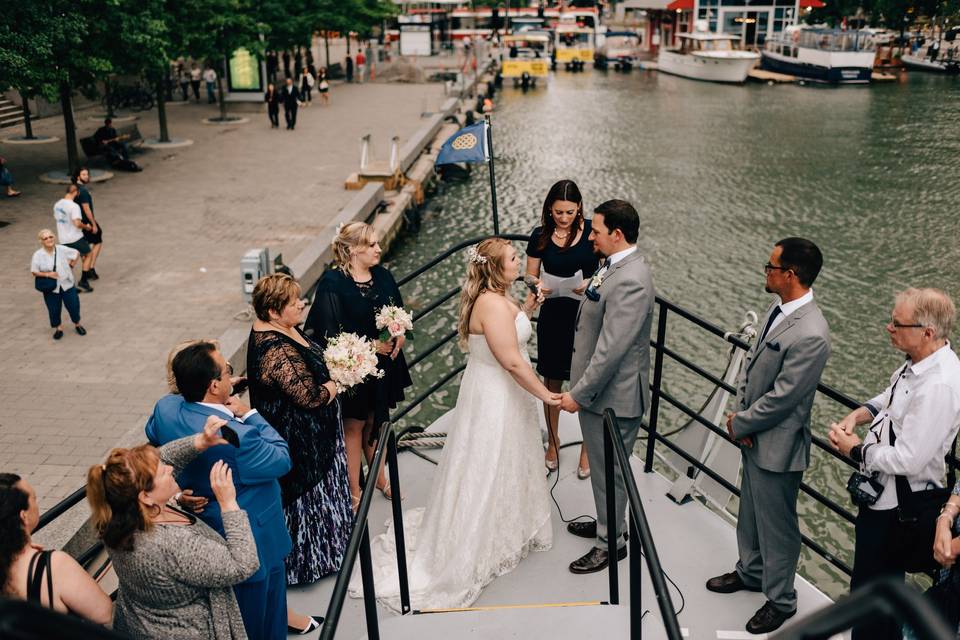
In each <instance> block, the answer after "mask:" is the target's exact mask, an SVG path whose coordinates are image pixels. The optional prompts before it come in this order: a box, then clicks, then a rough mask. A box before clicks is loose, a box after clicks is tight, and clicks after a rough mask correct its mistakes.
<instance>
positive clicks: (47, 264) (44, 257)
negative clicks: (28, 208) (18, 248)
mask: <svg viewBox="0 0 960 640" xmlns="http://www.w3.org/2000/svg"><path fill="white" fill-rule="evenodd" d="M37 238H38V239H39V240H40V248H39V249H37V250H36V251H35V252H34V254H33V258H32V259H31V260H30V272H31V273H32V274H33V277H34V287H36V289H37V291H39V292H40V293H42V294H43V303H44V304H45V305H46V306H47V314H48V315H49V317H50V326H51V327H52V328H53V339H54V340H59V339H60V338H62V337H63V324H62V323H61V322H60V318H61V311H62V310H63V307H66V308H67V313H68V314H69V315H70V320H71V321H72V322H73V324H74V326H75V327H76V330H77V333H79V334H80V335H81V336H85V335H87V330H86V329H84V328H83V325H82V324H80V297H79V296H78V295H77V288H76V287H75V286H74V279H73V266H74V265H75V264H76V262H77V259H78V258H79V257H80V252H79V251H77V250H76V249H71V248H70V247H65V246H63V245H59V244H57V238H56V236H54V235H53V231H51V230H50V229H41V230H40V233H38V234H37Z"/></svg>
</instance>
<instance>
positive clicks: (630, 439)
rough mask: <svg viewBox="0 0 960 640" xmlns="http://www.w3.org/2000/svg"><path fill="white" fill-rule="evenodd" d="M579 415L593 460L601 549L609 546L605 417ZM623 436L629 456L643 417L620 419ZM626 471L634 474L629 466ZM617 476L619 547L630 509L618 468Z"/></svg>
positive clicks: (598, 543)
mask: <svg viewBox="0 0 960 640" xmlns="http://www.w3.org/2000/svg"><path fill="white" fill-rule="evenodd" d="M577 415H578V416H579V417H580V431H581V432H582V433H583V443H584V444H585V445H586V446H587V458H588V459H589V460H590V484H591V485H592V486H593V500H594V502H595V503H596V506H597V542H596V546H598V547H600V548H601V549H606V547H607V517H608V516H607V488H606V480H605V477H606V476H605V474H604V458H603V416H601V415H599V414H596V413H593V412H592V411H587V410H585V409H581V410H580V411H579V412H578V413H577ZM618 419H619V423H620V439H621V441H622V442H623V446H624V448H625V449H626V450H627V455H628V456H629V455H630V453H631V452H632V451H633V445H634V443H635V442H636V441H637V433H638V432H639V431H640V422H641V421H642V420H643V416H640V417H637V418H619V417H618ZM627 473H632V471H631V470H630V469H627ZM614 477H615V479H616V497H617V503H616V504H617V517H618V518H619V521H620V523H621V524H620V526H619V528H618V529H617V533H618V534H619V535H618V538H619V539H618V541H617V546H618V547H623V546H625V545H626V540H624V537H623V532H624V531H625V530H626V524H627V521H626V511H627V490H626V487H625V486H624V484H623V477H622V476H621V475H620V473H619V471H617V472H616V474H615V476H614Z"/></svg>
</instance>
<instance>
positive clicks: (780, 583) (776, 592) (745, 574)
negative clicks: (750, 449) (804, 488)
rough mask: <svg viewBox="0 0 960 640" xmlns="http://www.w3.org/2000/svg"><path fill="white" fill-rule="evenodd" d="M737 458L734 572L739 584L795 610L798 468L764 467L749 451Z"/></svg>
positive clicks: (798, 539)
mask: <svg viewBox="0 0 960 640" xmlns="http://www.w3.org/2000/svg"><path fill="white" fill-rule="evenodd" d="M742 458H743V482H742V486H741V487H740V491H741V494H740V513H739V515H738V516H737V547H738V549H739V552H740V559H739V561H738V562H737V573H738V574H740V578H741V579H742V580H743V581H744V583H746V584H748V585H750V586H754V587H755V586H759V587H760V588H761V589H762V590H763V593H764V594H765V595H766V596H767V600H769V601H770V602H772V603H773V604H774V605H776V607H777V608H778V609H780V610H781V611H793V610H795V609H796V608H797V592H796V590H795V589H794V588H793V581H794V576H795V575H796V572H797V561H798V560H799V558H800V525H799V523H798V522H797V495H798V494H799V492H800V480H801V479H802V478H803V471H786V472H783V473H778V472H774V471H767V470H765V469H761V468H760V467H758V466H757V465H756V463H754V462H753V460H751V457H750V456H749V455H744V456H742Z"/></svg>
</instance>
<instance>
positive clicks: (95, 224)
mask: <svg viewBox="0 0 960 640" xmlns="http://www.w3.org/2000/svg"><path fill="white" fill-rule="evenodd" d="M91 227H92V229H91V230H92V231H93V232H94V233H96V232H97V229H99V228H100V227H99V226H98V225H97V223H96V222H94V223H93V224H92V225H91Z"/></svg>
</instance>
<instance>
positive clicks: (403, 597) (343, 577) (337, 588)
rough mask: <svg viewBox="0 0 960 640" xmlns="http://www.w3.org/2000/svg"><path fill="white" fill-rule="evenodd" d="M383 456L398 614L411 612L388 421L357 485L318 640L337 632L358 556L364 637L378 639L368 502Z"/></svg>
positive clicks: (394, 451)
mask: <svg viewBox="0 0 960 640" xmlns="http://www.w3.org/2000/svg"><path fill="white" fill-rule="evenodd" d="M384 454H386V456H387V467H388V470H389V473H390V479H389V482H390V493H391V495H392V496H393V499H392V500H391V502H392V503H393V505H392V506H393V524H394V537H395V540H396V544H397V576H398V578H399V581H400V611H401V613H402V614H407V613H409V612H410V586H409V583H408V580H407V553H406V545H405V542H404V537H403V508H402V507H401V504H400V472H399V469H398V468H397V436H396V433H395V432H394V430H393V429H392V428H391V426H390V423H389V422H384V423H383V426H382V427H381V428H380V438H379V440H378V442H377V448H376V451H375V453H374V456H373V461H372V462H371V463H370V467H369V473H368V475H367V478H366V480H364V478H363V472H362V471H361V473H360V483H361V484H363V493H362V494H361V495H360V505H359V506H358V507H357V513H356V516H355V517H354V523H353V533H351V534H350V541H349V543H347V549H346V551H345V552H344V554H343V561H342V563H341V564H340V571H339V573H338V574H337V581H336V583H335V584H334V586H333V594H332V595H331V596H330V604H329V605H327V614H326V616H325V620H324V623H323V628H322V630H321V631H320V638H321V640H330V639H331V638H333V637H334V635H335V634H336V633H337V625H338V624H339V622H340V613H341V612H342V611H343V603H344V601H345V600H346V597H347V589H348V588H349V587H350V578H351V576H352V575H353V567H354V565H355V564H356V561H357V556H358V555H359V557H360V580H361V583H362V584H363V608H364V614H365V616H366V622H367V637H368V638H370V640H376V639H377V638H379V637H380V625H379V623H378V619H377V596H376V590H375V585H374V583H373V559H372V557H371V554H370V527H369V525H368V522H367V521H368V518H369V516H370V503H371V501H372V500H373V494H374V493H375V492H376V491H377V476H379V471H380V466H381V465H382V464H383V457H384Z"/></svg>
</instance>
